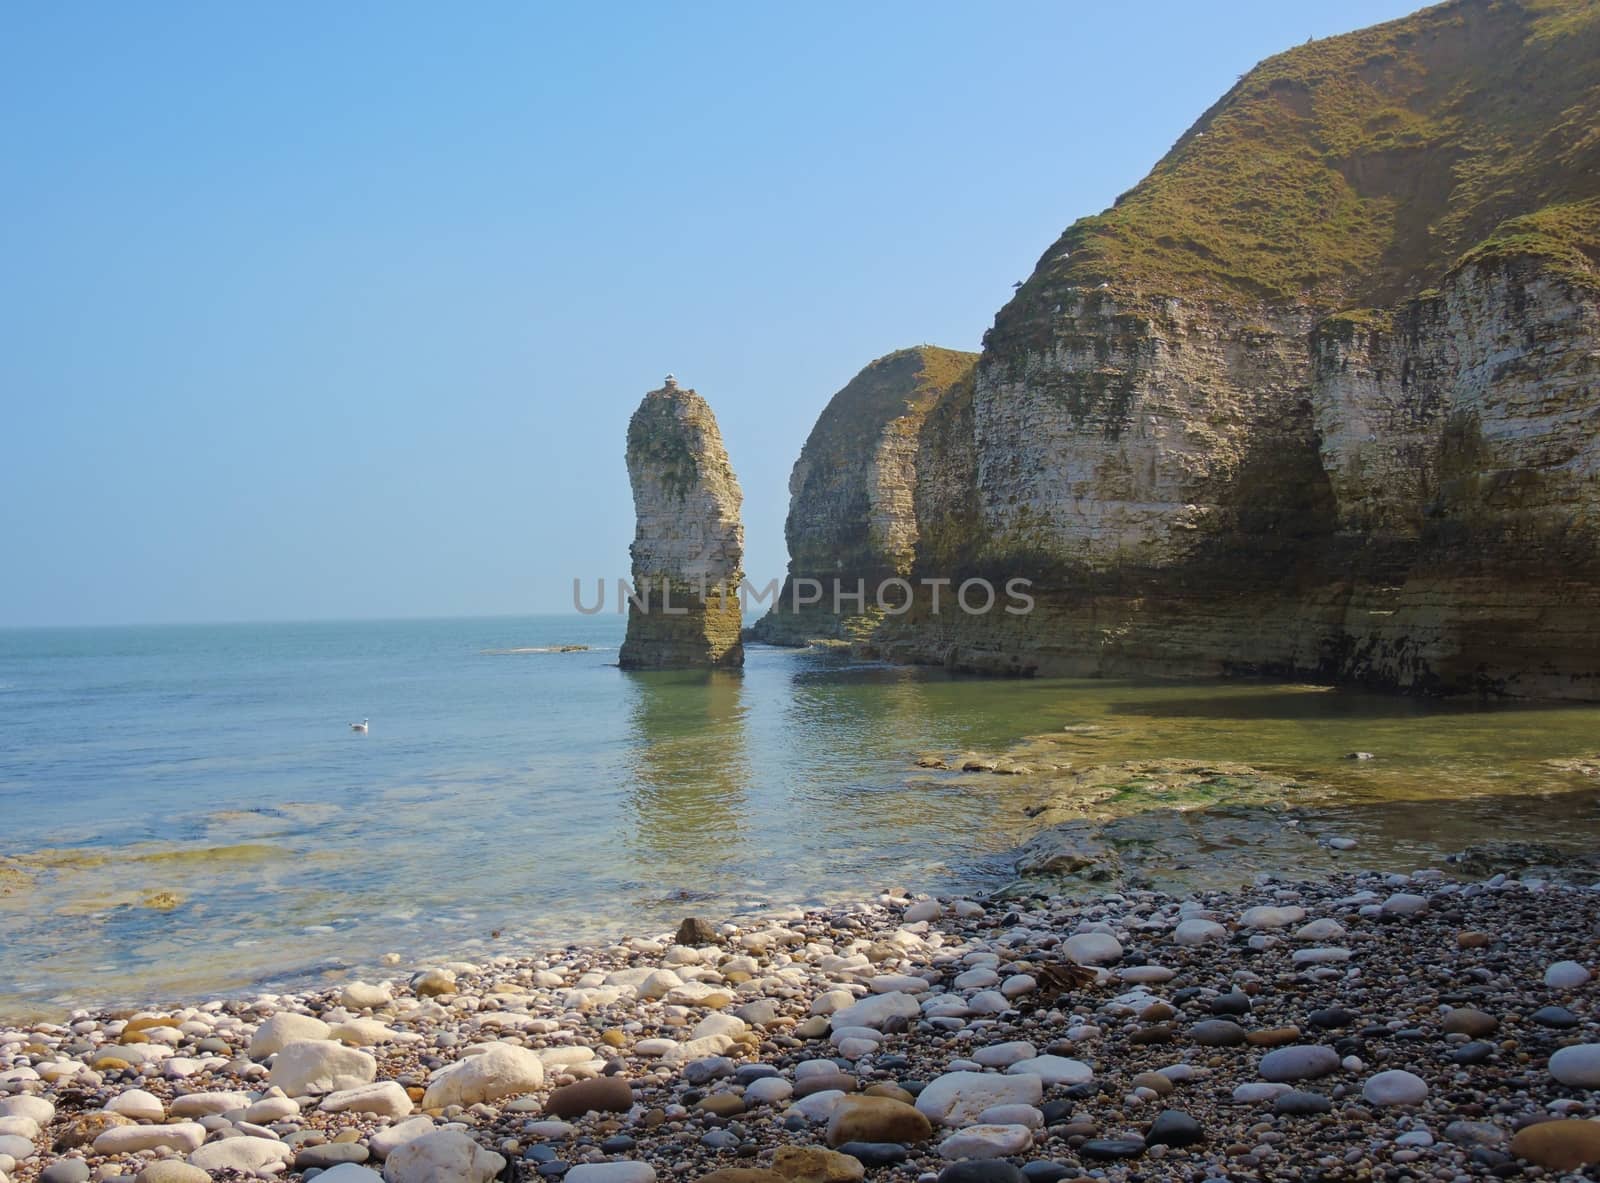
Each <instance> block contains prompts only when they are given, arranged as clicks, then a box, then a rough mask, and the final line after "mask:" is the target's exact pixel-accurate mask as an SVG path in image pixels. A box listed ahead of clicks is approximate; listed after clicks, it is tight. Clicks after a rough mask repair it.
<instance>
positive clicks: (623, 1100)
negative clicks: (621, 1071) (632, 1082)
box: [544, 1076, 633, 1117]
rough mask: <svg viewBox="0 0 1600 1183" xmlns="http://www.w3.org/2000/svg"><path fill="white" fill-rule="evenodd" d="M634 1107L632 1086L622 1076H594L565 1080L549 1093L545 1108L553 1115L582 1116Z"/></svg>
mask: <svg viewBox="0 0 1600 1183" xmlns="http://www.w3.org/2000/svg"><path fill="white" fill-rule="evenodd" d="M632 1107H633V1089H632V1088H630V1087H629V1086H628V1082H627V1080H626V1079H624V1078H623V1077H621V1076H596V1077H594V1078H593V1079H591V1080H580V1081H576V1082H575V1083H573V1084H564V1085H562V1086H561V1087H560V1088H558V1089H557V1090H556V1091H555V1092H553V1093H551V1094H550V1096H549V1098H548V1099H547V1100H546V1101H545V1103H544V1111H545V1112H546V1113H548V1114H550V1115H551V1116H552V1117H582V1116H583V1115H584V1114H585V1113H588V1112H590V1111H591V1110H592V1111H594V1112H596V1113H625V1112H627V1111H628V1110H629V1109H631V1108H632Z"/></svg>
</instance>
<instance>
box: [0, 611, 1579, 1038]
mask: <svg viewBox="0 0 1600 1183" xmlns="http://www.w3.org/2000/svg"><path fill="white" fill-rule="evenodd" d="M621 631H622V629H621V622H620V621H619V620H617V618H615V617H613V616H609V615H608V616H603V617H598V618H581V617H576V616H573V617H534V618H524V619H481V620H448V621H404V622H370V623H349V624H339V623H319V624H270V625H227V626H193V627H160V628H115V629H40V630H27V631H11V632H0V1013H7V1012H11V1013H19V1012H28V1011H34V1012H39V1011H42V1012H46V1013H48V1012H51V1011H54V1010H58V1009H59V1008H60V1006H61V1005H63V1004H64V1003H67V1002H73V1003H87V1002H114V1001H134V1000H144V999H161V998H179V997H190V996H194V995H199V994H202V993H210V992H220V991H229V990H240V989H245V988H248V987H252V986H256V985H262V984H269V985H270V984H280V983H290V982H292V983H298V982H305V981H311V980H316V979H317V978H319V977H320V976H322V975H338V976H340V977H344V976H347V975H348V974H349V973H350V972H351V971H352V970H356V969H371V968H372V967H373V966H374V964H375V963H376V961H377V958H378V957H379V956H380V955H381V954H383V953H385V952H389V951H396V952H399V953H401V954H402V955H403V956H405V957H406V959H407V962H408V963H410V962H411V961H412V960H413V959H415V958H418V957H424V956H429V955H446V954H449V955H462V956H475V955H486V954H488V953H491V952H498V951H514V950H517V949H519V948H524V947H526V946H527V945H528V944H529V943H532V942H554V943H559V942H561V941H565V940H571V939H579V938H585V937H591V936H595V935H598V934H601V933H606V932H616V931H619V930H640V929H649V928H652V927H656V926H662V925H670V924H672V923H675V922H676V921H677V920H678V919H679V918H681V916H683V915H684V914H686V913H689V912H691V911H694V912H702V913H707V914H712V915H718V914H725V913H726V912H728V911H730V910H737V909H748V908H756V907H761V906H766V905H772V904H787V903H794V902H802V903H810V902H817V901H821V900H825V899H827V898H830V897H834V896H840V895H859V894H862V893H864V892H870V891H872V890H875V889H877V888H879V887H882V886H886V885H889V884H895V883H898V884H902V885H906V886H910V887H913V888H930V887H938V886H944V885H950V884H954V883H957V882H967V883H974V884H977V885H980V886H982V885H998V884H1000V883H1002V882H1004V881H1005V879H1006V878H1007V877H1008V873H1009V860H1008V859H1007V858H1006V857H1005V856H1006V852H1007V851H1009V850H1010V849H1011V848H1012V847H1013V846H1014V845H1015V844H1016V843H1017V842H1018V841H1020V840H1021V839H1022V838H1024V837H1026V836H1027V835H1028V833H1030V832H1031V830H1032V829H1033V828H1034V823H1031V822H1030V820H1029V811H1030V809H1031V808H1033V807H1034V806H1036V804H1037V803H1038V801H1039V800H1040V797H1041V794H1042V793H1047V782H1042V781H1041V780H1040V778H1039V777H1036V776H1035V777H1030V776H1008V777H1001V776H993V775H982V774H978V775H971V776H963V775H959V774H946V773H937V772H928V771H925V770H920V769H918V768H916V767H915V758H916V756H917V755H918V754H920V753H929V752H936V753H942V754H946V755H955V754H959V753H964V752H969V751H972V752H982V753H989V754H1003V753H1004V752H1006V751H1007V750H1008V749H1009V748H1011V747H1012V745H1014V744H1016V743H1017V742H1018V741H1019V740H1022V739H1023V738H1024V737H1028V736H1044V737H1046V741H1047V742H1049V743H1051V744H1054V745H1056V749H1058V750H1059V754H1060V759H1061V760H1062V762H1063V763H1071V764H1072V765H1074V766H1075V767H1082V766H1085V765H1088V764H1094V763H1097V762H1102V761H1106V762H1115V761H1126V760H1136V759H1147V758H1154V757H1174V758H1179V759H1184V760H1200V761H1218V760H1230V761H1243V762H1246V763H1250V764H1253V765H1256V766H1258V767H1262V768H1267V769H1271V770H1274V771H1276V772H1278V773H1281V774H1283V775H1285V776H1292V777H1294V778H1297V781H1298V783H1300V784H1301V785H1302V786H1305V787H1304V788H1303V790H1302V791H1303V792H1304V793H1305V794H1306V798H1305V801H1303V802H1301V804H1305V805H1307V806H1311V807H1315V808H1317V809H1321V810H1323V812H1324V815H1326V816H1327V817H1331V818H1335V819H1337V820H1338V823H1339V824H1340V825H1342V826H1344V828H1346V829H1348V830H1349V831H1350V832H1353V833H1359V834H1361V835H1362V838H1363V848H1364V850H1366V851H1368V852H1370V857H1372V858H1375V859H1376V858H1384V857H1396V856H1404V857H1413V858H1423V857H1426V856H1427V855H1428V854H1429V852H1431V851H1437V850H1442V849H1445V848H1446V847H1448V846H1449V845H1450V844H1452V843H1455V842H1457V841H1458V840H1462V839H1464V838H1469V837H1471V836H1472V835H1473V834H1475V833H1477V832H1488V834H1489V836H1493V837H1505V836H1507V834H1508V833H1513V832H1515V833H1519V834H1527V835H1529V836H1535V837H1549V836H1560V835H1561V834H1563V833H1564V832H1565V833H1566V834H1567V835H1568V836H1570V832H1571V829H1572V825H1571V818H1572V816H1573V811H1574V810H1577V811H1579V813H1580V814H1582V811H1583V810H1586V809H1591V810H1592V805H1593V794H1592V793H1590V792H1588V786H1589V785H1590V784H1592V783H1593V782H1592V781H1590V780H1589V779H1588V777H1587V776H1586V775H1585V773H1584V772H1583V771H1582V770H1581V769H1573V768H1569V767H1561V766H1558V765H1554V764H1551V763H1549V762H1550V761H1552V760H1554V761H1561V760H1570V759H1571V758H1573V757H1578V756H1582V755H1586V754H1589V753H1592V752H1593V750H1594V746H1595V740H1594V737H1595V735H1596V723H1597V722H1600V710H1596V709H1595V708H1589V707H1566V708H1545V709H1529V708H1521V709H1519V708H1507V709H1490V708H1480V707H1459V706H1451V707H1442V706H1438V705H1430V704H1422V703H1417V702H1414V701H1408V700H1404V699H1395V698H1386V697H1378V696H1367V695H1351V694H1342V693H1332V692H1324V691H1318V690H1313V689H1311V688H1305V687H1276V686H1261V685H1257V684H1248V683H1246V684H1225V685H1218V684H1208V683H1177V684H1174V683H1164V684H1160V683H1158V684H1145V685H1141V684H1135V683H1127V682H1107V681H1095V682H1067V681H1051V680H1036V681H987V680H968V679H956V678H951V677H949V676H946V675H944V674H942V673H940V672H936V671H928V670H918V669H907V668H899V667H888V666H882V665H877V664H864V663H859V662H852V661H851V660H849V659H844V658H840V657H837V656H830V655H827V654H822V653H811V652H798V651H792V650H779V649H766V648H760V647H754V648H752V649H750V651H749V654H748V664H747V666H746V668H745V670H744V671H743V673H742V674H713V675H703V674H635V673H627V672H623V671H621V670H619V669H617V668H616V666H615V664H614V663H615V661H616V645H617V644H618V642H619V641H620V638H621ZM560 644H585V645H588V646H590V647H591V648H590V649H589V650H588V651H585V652H576V653H551V652H544V653H538V652H512V651H513V650H526V649H533V648H539V647H545V646H553V645H560ZM363 717H369V718H370V719H371V731H370V733H369V734H367V735H357V734H354V733H352V732H351V731H350V729H349V727H348V723H349V721H351V720H356V719H361V718H363ZM1038 746H1039V741H1037V740H1036V741H1035V742H1034V744H1033V747H1032V749H1031V750H1032V751H1033V752H1034V753H1035V757H1036V755H1037V749H1038ZM1353 748H1363V749H1370V750H1373V751H1376V752H1378V753H1380V754H1381V759H1379V760H1377V761H1372V762H1367V763H1361V764H1356V763H1354V762H1351V761H1347V760H1344V759H1343V757H1344V755H1345V754H1346V753H1347V752H1349V751H1350V750H1351V749H1353ZM1147 796H1148V795H1147V794H1145V795H1141V794H1140V793H1128V794H1124V795H1123V796H1122V797H1120V798H1117V799H1115V800H1113V801H1112V802H1110V804H1109V805H1107V804H1105V803H1102V804H1101V805H1099V806H1097V808H1100V809H1101V810H1102V811H1103V810H1104V809H1107V808H1109V809H1112V810H1117V809H1121V810H1124V811H1132V810H1139V809H1148V808H1153V807H1160V808H1172V807H1177V808H1189V807H1191V806H1192V805H1196V804H1201V803H1199V802H1186V801H1183V800H1173V799H1168V800H1156V801H1152V800H1148V799H1145V798H1146V797H1147ZM1291 804H1293V802H1291ZM1377 806H1383V807H1384V808H1381V809H1380V808H1376V807H1377ZM1341 811H1342V812H1341ZM1582 816H1583V817H1584V818H1585V822H1586V824H1589V825H1592V822H1593V817H1592V816H1591V815H1589V814H1582ZM1219 857H1220V856H1219Z"/></svg>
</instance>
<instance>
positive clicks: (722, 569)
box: [618, 375, 744, 669]
mask: <svg viewBox="0 0 1600 1183" xmlns="http://www.w3.org/2000/svg"><path fill="white" fill-rule="evenodd" d="M628 480H629V482H630V483H631V484H632V486H633V506H634V514H635V517H636V519H637V523H636V526H635V530H634V539H633V545H632V547H630V548H629V553H630V555H631V556H632V558H633V585H634V588H635V593H636V594H635V598H634V599H633V600H632V601H630V603H629V605H628V631H627V636H626V639H625V640H624V641H623V643H622V652H621V655H620V657H619V659H618V660H619V664H620V665H622V666H623V668H625V669H685V668H694V667H700V666H707V667H709V666H719V667H728V666H739V665H743V664H744V647H743V645H742V644H741V643H740V640H739V628H740V623H741V619H740V610H739V582H740V580H742V579H743V578H744V573H743V564H744V527H743V525H742V524H741V523H740V520H739V506H740V501H741V495H740V492H739V482H738V480H737V479H735V477H734V474H733V466H732V465H731V464H730V463H729V462H728V451H727V449H726V448H725V447H724V446H723V443H722V433H721V432H720V431H719V430H718V429H717V420H716V417H715V416H714V415H713V414H712V413H711V408H710V406H708V405H707V404H706V400H705V399H703V398H701V397H700V396H699V395H698V394H696V393H695V392H694V391H693V390H688V389H685V388H683V387H680V386H679V385H678V384H677V382H676V381H674V380H673V378H672V377H671V376H670V375H669V376H668V377H667V380H666V383H665V384H664V385H663V386H662V387H661V389H660V390H652V391H651V392H650V393H649V394H647V395H645V396H644V401H643V402H641V403H640V404H639V409H638V410H636V411H635V412H634V413H633V418H632V419H631V420H629V422H628Z"/></svg>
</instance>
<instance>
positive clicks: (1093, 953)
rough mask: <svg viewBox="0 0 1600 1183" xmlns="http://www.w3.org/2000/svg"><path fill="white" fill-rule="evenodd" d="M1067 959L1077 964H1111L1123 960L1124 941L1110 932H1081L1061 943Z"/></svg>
mask: <svg viewBox="0 0 1600 1183" xmlns="http://www.w3.org/2000/svg"><path fill="white" fill-rule="evenodd" d="M1061 951H1062V952H1063V953H1065V954H1066V955H1067V959H1068V960H1070V961H1072V962H1074V963H1075V964H1077V965H1110V964H1112V963H1113V962H1116V961H1121V960H1122V942H1121V941H1119V940H1117V938H1116V937H1114V936H1112V935H1111V934H1110V933H1108V932H1080V933H1077V934H1076V935H1074V936H1070V937H1068V938H1067V939H1066V940H1065V941H1064V942H1063V943H1062V945H1061Z"/></svg>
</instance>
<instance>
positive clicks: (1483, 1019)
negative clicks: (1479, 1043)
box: [1439, 1006, 1500, 1039]
mask: <svg viewBox="0 0 1600 1183" xmlns="http://www.w3.org/2000/svg"><path fill="white" fill-rule="evenodd" d="M1498 1026H1500V1020H1499V1019H1497V1018H1495V1017H1494V1016H1493V1015H1491V1014H1485V1013H1484V1012H1483V1011H1481V1010H1474V1009H1473V1008H1472V1007H1470V1006H1463V1007H1459V1008H1457V1009H1456V1010H1453V1011H1451V1012H1450V1013H1449V1014H1447V1015H1445V1017H1444V1018H1443V1020H1441V1021H1440V1023H1439V1028H1440V1030H1442V1031H1443V1032H1444V1033H1445V1034H1446V1035H1470V1036H1472V1037H1473V1038H1474V1039H1476V1038H1478V1037H1479V1036H1481V1035H1488V1034H1489V1033H1490V1032H1492V1031H1493V1030H1494V1029H1495V1028H1496V1027H1498Z"/></svg>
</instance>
